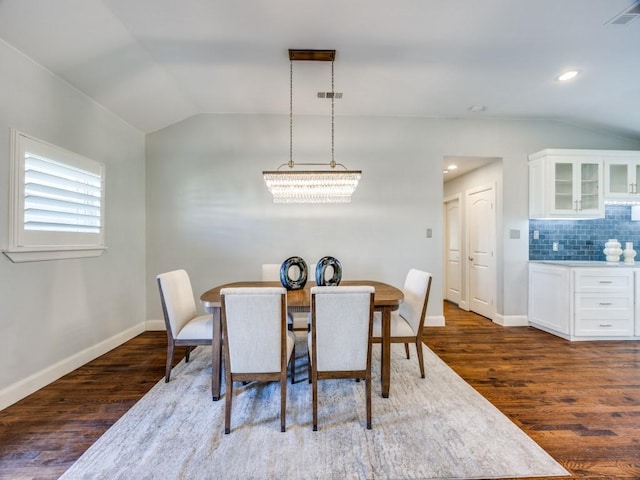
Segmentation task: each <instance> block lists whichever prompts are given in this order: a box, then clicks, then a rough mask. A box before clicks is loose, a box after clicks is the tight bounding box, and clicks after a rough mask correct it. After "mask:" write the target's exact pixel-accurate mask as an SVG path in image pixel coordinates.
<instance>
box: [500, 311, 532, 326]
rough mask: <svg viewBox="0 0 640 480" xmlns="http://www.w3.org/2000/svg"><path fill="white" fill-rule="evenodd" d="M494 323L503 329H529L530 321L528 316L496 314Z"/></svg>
mask: <svg viewBox="0 0 640 480" xmlns="http://www.w3.org/2000/svg"><path fill="white" fill-rule="evenodd" d="M493 322H494V323H497V324H498V325H502V326H503V327H528V326H529V319H528V317H527V316H526V315H501V314H499V313H496V314H495V318H494V319H493Z"/></svg>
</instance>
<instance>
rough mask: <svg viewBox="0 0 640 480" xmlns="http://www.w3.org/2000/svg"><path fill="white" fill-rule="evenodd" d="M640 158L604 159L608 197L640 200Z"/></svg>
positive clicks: (605, 191) (606, 195) (605, 186)
mask: <svg viewBox="0 0 640 480" xmlns="http://www.w3.org/2000/svg"><path fill="white" fill-rule="evenodd" d="M638 183H640V158H636V159H630V158H608V159H605V161H604V196H605V198H606V199H620V200H636V201H637V200H640V187H639V186H638Z"/></svg>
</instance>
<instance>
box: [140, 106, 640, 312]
mask: <svg viewBox="0 0 640 480" xmlns="http://www.w3.org/2000/svg"><path fill="white" fill-rule="evenodd" d="M288 120H289V118H288V116H286V115H200V116H197V117H192V118H190V119H188V120H185V121H183V122H180V123H178V124H175V125H172V126H170V127H168V128H166V129H163V130H161V131H158V132H155V133H153V134H151V135H148V136H147V167H146V174H147V175H146V181H147V183H146V193H147V252H146V253H147V272H148V275H147V311H148V315H149V318H150V319H160V318H162V317H161V311H160V305H159V299H158V293H157V286H156V285H155V280H154V276H155V275H156V274H158V273H160V272H163V271H167V270H171V269H174V268H185V269H187V271H188V272H189V274H190V275H191V279H192V283H193V286H194V290H195V292H196V295H199V294H200V293H201V292H203V291H204V290H206V289H207V288H209V287H212V286H214V285H216V284H219V283H223V282H230V281H235V280H241V279H259V278H260V266H261V264H262V263H278V262H281V261H283V260H284V259H285V258H287V257H289V256H291V255H300V256H302V257H303V258H305V259H306V260H307V262H308V263H313V262H315V261H316V260H317V259H318V258H320V257H321V256H324V255H333V256H335V257H337V258H338V259H340V260H341V262H342V264H343V267H344V272H343V273H344V278H345V279H358V278H367V277H370V278H376V279H380V280H382V281H386V282H390V283H393V284H395V285H401V284H402V282H403V280H404V276H405V275H406V272H407V270H408V269H409V268H410V267H414V266H415V267H417V268H421V269H426V270H429V271H432V272H434V274H435V277H434V285H433V287H432V290H431V292H432V297H431V302H430V305H429V310H428V316H429V318H431V319H432V320H433V321H438V320H439V319H441V318H442V268H443V259H442V242H443V239H442V199H443V185H442V159H443V157H444V156H447V155H449V156H486V157H496V158H502V170H503V172H502V175H503V178H504V179H505V180H504V182H503V185H502V197H503V202H502V203H503V205H502V225H501V227H500V229H499V232H498V239H497V242H498V245H499V246H500V245H502V246H503V248H502V250H501V251H500V252H499V258H498V270H499V271H500V272H501V273H500V278H499V279H498V304H497V305H496V307H497V311H498V313H499V314H500V315H505V316H509V315H515V316H521V315H526V311H527V288H528V286H527V262H528V258H529V242H528V237H527V235H526V234H525V232H527V231H528V193H527V185H528V167H527V158H528V155H529V154H531V153H533V152H536V151H538V150H542V149H544V148H602V149H637V148H640V142H638V141H635V142H634V141H631V140H625V139H622V138H618V137H614V136H611V135H608V134H606V133H603V132H597V131H592V130H587V129H583V128H579V127H576V126H573V125H569V124H565V123H558V122H551V121H542V120H541V121H502V120H489V119H486V120H474V121H466V120H465V121H463V120H439V119H426V118H398V117H340V116H338V117H336V160H337V161H339V162H342V163H345V164H346V165H347V166H348V167H349V168H353V169H362V170H363V177H362V180H361V184H360V186H359V187H358V190H357V191H356V193H355V195H354V197H353V202H352V203H351V204H348V205H333V206H332V205H310V206H303V205H297V206H293V205H288V206H287V205H274V204H273V203H272V201H271V199H270V198H269V194H268V192H267V190H266V188H265V186H264V182H263V180H262V175H261V173H262V171H263V170H269V169H274V168H276V167H277V166H278V165H280V164H281V163H284V162H286V161H287V160H288V152H289V142H288V141H289V121H288ZM294 121H295V133H294V158H295V160H296V161H298V162H313V161H316V162H318V161H321V162H327V161H328V160H329V155H330V130H329V123H328V121H327V118H325V117H305V116H298V117H296V118H295V120H294ZM426 228H432V229H433V238H430V239H428V238H426V234H425V231H426ZM511 229H517V230H520V231H521V232H522V233H523V234H522V236H521V239H520V240H509V239H508V232H509V230H511Z"/></svg>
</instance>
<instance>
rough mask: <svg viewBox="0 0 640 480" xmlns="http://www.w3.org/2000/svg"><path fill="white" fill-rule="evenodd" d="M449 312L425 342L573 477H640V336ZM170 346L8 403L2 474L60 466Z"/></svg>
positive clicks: (114, 354) (162, 343) (89, 369)
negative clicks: (595, 338)
mask: <svg viewBox="0 0 640 480" xmlns="http://www.w3.org/2000/svg"><path fill="white" fill-rule="evenodd" d="M445 317H446V319H447V326H446V327H442V328H440V327H438V328H428V329H427V333H426V336H425V342H426V343H427V345H429V347H430V348H431V349H432V350H433V351H435V352H436V353H437V354H438V355H439V356H440V357H441V358H442V359H443V360H444V361H445V362H446V363H447V364H449V365H450V366H451V367H452V368H453V369H454V370H455V371H456V372H457V373H458V374H459V375H460V376H462V377H463V378H464V379H465V380H466V381H467V382H469V384H471V385H472V386H473V387H475V388H476V389H477V390H478V391H479V392H480V393H482V395H484V396H485V397H486V398H487V399H488V400H490V401H491V402H492V403H493V404H494V405H495V406H496V407H498V408H499V409H500V410H501V411H502V412H503V413H504V414H505V415H507V416H508V417H509V418H511V419H512V420H513V421H514V422H515V423H516V424H517V425H518V426H520V427H521V428H522V429H523V430H524V431H525V432H526V433H527V434H528V435H529V436H531V438H533V439H534V440H535V441H536V442H537V443H538V444H539V445H540V446H542V447H543V448H544V449H545V450H546V451H547V452H549V453H550V454H551V455H552V456H553V457H554V458H555V459H556V460H558V461H559V462H560V463H561V464H562V465H563V466H564V467H565V468H566V469H567V470H569V471H570V472H571V473H572V474H573V475H574V477H576V478H590V479H595V478H636V479H637V478H640V342H635V341H634V342H597V343H596V342H573V343H572V342H567V341H565V340H562V339H559V338H557V337H554V336H552V335H548V334H546V333H543V332H540V331H538V330H535V329H532V328H528V327H517V328H503V327H500V326H497V325H495V324H493V323H492V322H490V321H489V320H487V319H485V318H483V317H480V316H477V315H474V314H470V313H468V312H464V311H462V310H459V309H458V308H457V307H455V306H454V305H450V304H445ZM165 352H166V338H165V335H164V333H162V332H147V333H144V334H143V335H140V336H139V337H136V338H135V339H133V340H131V341H129V342H127V343H126V344H125V345H123V346H121V347H119V348H117V349H115V350H113V351H111V352H109V353H108V354H106V355H104V356H102V357H100V358H99V359H97V360H95V361H93V362H91V363H89V364H87V365H85V366H84V367H82V368H80V369H78V370H76V371H74V372H72V373H71V374H69V375H67V376H65V377H63V378H62V379H60V380H58V381H56V382H54V383H53V384H51V385H49V386H47V387H46V388H43V389H42V390H40V391H38V392H36V393H34V394H33V395H31V396H29V397H27V398H26V399H24V400H22V401H20V402H18V403H16V404H15V405H12V406H11V407H9V408H6V409H5V410H3V411H1V412H0V478H2V479H12V480H18V479H27V478H28V479H56V478H58V477H59V476H60V475H61V474H62V473H63V472H64V471H65V470H66V469H67V468H68V467H69V466H70V465H71V464H72V463H73V462H74V461H75V460H76V459H77V458H78V457H79V456H80V455H82V453H83V452H84V451H85V450H86V449H87V448H88V447H89V446H90V445H91V444H92V443H93V442H94V441H95V440H96V439H97V438H98V437H99V436H100V435H101V434H102V433H103V432H104V431H105V430H106V429H107V428H109V427H110V426H111V425H112V424H113V423H114V422H115V421H116V420H117V419H118V418H120V416H122V415H123V414H124V413H125V412H126V411H127V410H128V409H129V408H131V406H132V405H133V404H134V403H135V402H136V401H137V400H138V399H139V398H140V397H142V396H143V395H144V394H145V393H146V392H147V391H148V390H149V389H150V388H151V387H152V386H153V385H154V384H155V383H156V382H157V381H158V380H159V379H160V378H162V375H163V369H164V367H163V365H164V359H165ZM391 388H392V394H393V382H392V386H391ZM490 434H491V433H490V432H487V435H490Z"/></svg>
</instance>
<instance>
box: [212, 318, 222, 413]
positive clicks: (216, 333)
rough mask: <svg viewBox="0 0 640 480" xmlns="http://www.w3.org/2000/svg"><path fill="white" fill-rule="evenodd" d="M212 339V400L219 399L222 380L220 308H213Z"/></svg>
mask: <svg viewBox="0 0 640 480" xmlns="http://www.w3.org/2000/svg"><path fill="white" fill-rule="evenodd" d="M212 315H213V341H212V342H211V395H212V397H213V400H214V401H218V400H220V384H221V380H222V324H221V322H220V309H219V308H214V309H213V313H212Z"/></svg>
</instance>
